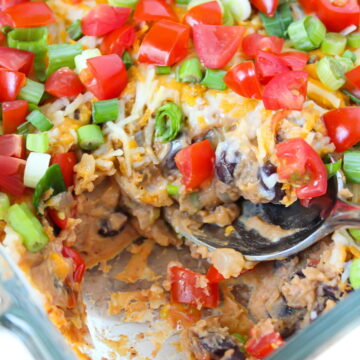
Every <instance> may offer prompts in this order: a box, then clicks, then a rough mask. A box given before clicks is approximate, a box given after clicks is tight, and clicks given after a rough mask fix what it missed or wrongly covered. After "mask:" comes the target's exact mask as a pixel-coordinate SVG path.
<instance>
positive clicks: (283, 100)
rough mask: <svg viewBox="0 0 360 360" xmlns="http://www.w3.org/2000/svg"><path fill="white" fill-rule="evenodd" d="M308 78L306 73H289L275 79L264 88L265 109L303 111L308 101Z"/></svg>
mask: <svg viewBox="0 0 360 360" xmlns="http://www.w3.org/2000/svg"><path fill="white" fill-rule="evenodd" d="M308 77H309V75H308V73H307V72H306V71H287V72H284V73H282V74H279V75H276V76H275V77H273V78H272V79H271V80H270V82H269V83H268V84H267V85H266V86H265V88H264V93H263V101H264V106H265V109H268V110H280V109H284V110H301V109H302V106H303V104H304V101H305V99H306V90H307V80H308ZM294 91H296V92H297V93H296V94H295V93H294Z"/></svg>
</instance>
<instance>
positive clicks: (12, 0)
mask: <svg viewBox="0 0 360 360" xmlns="http://www.w3.org/2000/svg"><path fill="white" fill-rule="evenodd" d="M25 1H28V0H0V11H4V10H6V9H7V8H9V7H12V6H14V5H16V4H19V3H23V2H25Z"/></svg>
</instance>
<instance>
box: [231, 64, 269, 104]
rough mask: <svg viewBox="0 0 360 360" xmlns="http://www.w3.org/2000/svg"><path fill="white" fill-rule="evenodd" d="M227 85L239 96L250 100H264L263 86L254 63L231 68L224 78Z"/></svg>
mask: <svg viewBox="0 0 360 360" xmlns="http://www.w3.org/2000/svg"><path fill="white" fill-rule="evenodd" d="M224 81H225V83H226V85H227V86H228V87H229V88H230V89H232V90H233V91H235V92H236V93H237V94H239V95H241V96H244V97H246V98H250V99H259V100H261V99H262V95H261V85H260V82H259V79H258V78H257V75H256V71H255V65H254V63H253V62H252V61H246V62H243V63H240V64H238V65H236V66H234V67H233V68H231V69H230V70H229V71H228V72H227V74H226V75H225V77H224Z"/></svg>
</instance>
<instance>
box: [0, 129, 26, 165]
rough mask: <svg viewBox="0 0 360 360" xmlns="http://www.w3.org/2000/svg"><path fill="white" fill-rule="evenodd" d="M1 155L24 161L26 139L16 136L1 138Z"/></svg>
mask: <svg viewBox="0 0 360 360" xmlns="http://www.w3.org/2000/svg"><path fill="white" fill-rule="evenodd" d="M0 155H4V156H12V157H16V158H19V159H23V158H24V156H25V144H24V137H23V136H22V135H16V134H8V135H2V136H0Z"/></svg>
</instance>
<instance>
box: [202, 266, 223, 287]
mask: <svg viewBox="0 0 360 360" xmlns="http://www.w3.org/2000/svg"><path fill="white" fill-rule="evenodd" d="M206 277H207V278H208V280H209V282H211V283H218V282H220V281H224V280H225V278H224V277H223V276H222V275H221V274H220V273H219V271H218V270H217V269H216V267H215V266H214V265H211V266H210V267H209V270H208V272H207V274H206Z"/></svg>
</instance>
